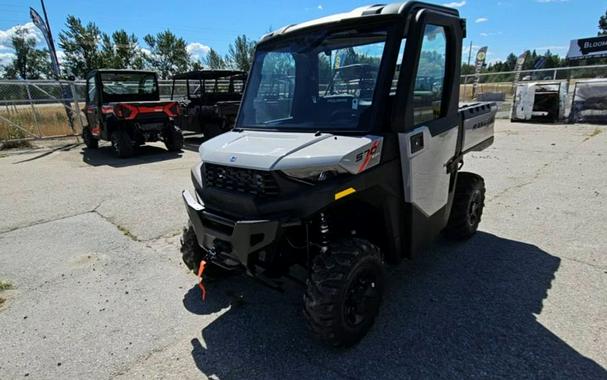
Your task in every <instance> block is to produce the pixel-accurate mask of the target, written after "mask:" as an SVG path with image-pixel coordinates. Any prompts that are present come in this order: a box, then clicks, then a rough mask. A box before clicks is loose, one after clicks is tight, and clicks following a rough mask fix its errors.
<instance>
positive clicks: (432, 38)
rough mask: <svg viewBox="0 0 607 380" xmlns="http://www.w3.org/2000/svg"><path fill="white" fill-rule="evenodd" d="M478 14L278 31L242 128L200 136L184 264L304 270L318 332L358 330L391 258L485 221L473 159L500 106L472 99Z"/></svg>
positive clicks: (433, 9)
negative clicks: (463, 86)
mask: <svg viewBox="0 0 607 380" xmlns="http://www.w3.org/2000/svg"><path fill="white" fill-rule="evenodd" d="M465 26H466V24H465V21H464V20H463V19H462V18H460V17H459V13H458V11H457V10H454V9H449V8H446V7H443V6H437V5H431V4H426V3H421V2H417V1H412V2H407V3H403V4H390V5H373V6H367V7H362V8H358V9H355V10H353V11H352V12H350V13H345V14H338V15H334V16H329V17H325V18H322V19H319V20H314V21H310V22H305V23H303V24H299V25H291V26H287V27H284V28H282V29H280V30H278V31H275V32H273V33H270V34H268V35H266V36H264V37H263V39H262V40H261V42H260V43H259V44H258V46H257V49H256V52H255V58H254V63H253V66H252V69H251V72H250V74H249V78H248V82H247V86H246V90H245V93H244V96H243V100H242V103H241V106H240V111H239V114H238V117H237V120H236V125H235V128H234V129H233V130H232V131H230V132H227V133H224V134H222V135H220V136H218V137H215V138H214V139H211V140H210V141H207V142H205V143H204V144H202V145H201V147H200V157H201V162H200V164H198V165H197V166H196V167H194V168H193V170H192V180H193V184H194V188H195V192H194V194H191V193H190V192H188V191H184V192H183V199H184V202H185V205H186V209H187V212H188V215H189V219H190V222H189V227H188V228H187V229H186V230H185V232H184V236H183V245H182V253H183V259H184V262H185V263H186V265H187V266H188V267H189V268H191V269H192V270H194V271H197V270H198V269H199V267H202V266H203V265H204V264H206V265H207V266H210V267H211V268H213V269H217V268H221V269H222V270H224V271H241V272H243V273H246V274H248V275H249V276H252V277H253V278H255V279H257V280H259V281H262V282H263V283H264V284H266V285H268V286H270V287H272V288H281V287H282V285H283V284H284V281H286V280H288V279H293V278H294V277H295V278H297V273H302V272H303V273H305V276H304V277H305V278H302V280H303V281H302V282H304V283H305V284H306V285H305V288H306V289H305V292H304V295H303V309H304V314H305V317H306V319H307V321H308V323H309V326H310V329H311V330H312V332H313V333H314V334H315V335H316V336H317V337H319V338H320V339H321V340H323V341H325V342H327V343H328V344H330V345H332V346H351V345H353V344H355V343H357V342H358V341H359V340H360V339H361V338H362V337H364V336H365V334H366V333H367V332H368V331H369V329H370V328H371V326H372V325H373V322H374V319H375V317H376V315H377V313H378V311H379V308H380V304H381V301H382V295H383V293H384V287H385V284H384V283H385V280H384V268H385V266H386V265H394V264H397V263H399V262H400V261H401V260H402V259H403V258H405V257H406V258H410V257H412V256H414V255H415V254H416V253H418V252H420V251H421V249H422V248H423V246H424V245H425V244H427V243H429V242H431V241H432V240H434V239H435V238H436V237H437V236H438V235H439V234H440V233H444V234H445V235H446V236H447V237H449V238H453V239H466V238H469V237H471V236H472V235H473V234H474V233H475V232H476V230H477V228H478V225H479V223H480V221H481V216H482V213H483V206H484V200H485V184H484V181H483V179H482V178H481V177H480V176H478V175H476V174H472V173H466V172H462V171H460V170H461V168H462V165H463V157H464V155H465V154H466V153H468V152H471V151H480V150H483V149H485V148H487V147H488V146H490V145H491V144H492V143H493V128H494V122H495V114H496V110H497V107H496V105H495V104H492V103H475V104H469V105H465V106H462V107H460V106H459V104H458V98H459V86H460V83H459V80H460V62H461V54H462V39H463V38H464V36H465V30H466V28H465ZM203 260H204V262H203ZM201 263H203V265H201ZM301 268H303V271H302V270H301Z"/></svg>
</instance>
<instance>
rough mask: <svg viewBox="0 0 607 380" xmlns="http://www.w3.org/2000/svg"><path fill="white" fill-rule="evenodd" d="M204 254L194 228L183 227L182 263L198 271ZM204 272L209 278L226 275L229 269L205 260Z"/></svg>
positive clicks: (193, 270)
mask: <svg viewBox="0 0 607 380" xmlns="http://www.w3.org/2000/svg"><path fill="white" fill-rule="evenodd" d="M205 256H206V253H205V251H204V249H202V248H201V247H200V246H199V245H198V240H197V239H196V233H195V232H194V228H192V226H190V227H188V228H184V229H183V235H182V236H181V258H182V259H183V263H184V264H185V265H186V267H188V269H189V270H191V271H192V272H194V273H198V268H199V267H200V262H201V261H202V260H203V259H204V257H205ZM204 273H205V276H206V277H208V278H210V279H216V278H221V277H226V276H227V275H229V274H230V272H229V271H227V270H225V269H223V268H221V267H218V266H217V265H214V264H213V263H209V262H207V265H206V269H205V272H204Z"/></svg>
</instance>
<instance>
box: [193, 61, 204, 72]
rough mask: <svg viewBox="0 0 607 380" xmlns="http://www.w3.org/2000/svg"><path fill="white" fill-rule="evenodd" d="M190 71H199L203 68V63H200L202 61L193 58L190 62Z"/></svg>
mask: <svg viewBox="0 0 607 380" xmlns="http://www.w3.org/2000/svg"><path fill="white" fill-rule="evenodd" d="M191 68H192V71H201V70H204V65H203V64H202V62H201V61H200V60H195V61H193V62H192V66H191Z"/></svg>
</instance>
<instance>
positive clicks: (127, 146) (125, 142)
mask: <svg viewBox="0 0 607 380" xmlns="http://www.w3.org/2000/svg"><path fill="white" fill-rule="evenodd" d="M112 148H113V149H114V153H115V154H116V156H117V157H119V158H128V157H131V156H132V155H133V154H135V145H134V143H133V140H131V136H129V134H128V132H127V131H126V130H125V129H123V128H118V129H116V130H115V131H114V132H113V133H112Z"/></svg>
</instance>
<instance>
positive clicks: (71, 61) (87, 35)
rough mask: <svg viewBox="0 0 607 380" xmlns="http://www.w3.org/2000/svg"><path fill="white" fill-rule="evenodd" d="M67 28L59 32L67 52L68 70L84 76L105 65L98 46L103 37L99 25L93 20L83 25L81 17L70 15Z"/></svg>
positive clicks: (62, 44) (78, 75)
mask: <svg viewBox="0 0 607 380" xmlns="http://www.w3.org/2000/svg"><path fill="white" fill-rule="evenodd" d="M66 28H67V30H65V31H62V32H61V33H59V46H60V47H61V49H63V52H64V53H65V59H64V65H65V66H66V67H67V71H68V72H69V73H71V74H73V75H75V76H77V77H80V78H82V77H84V76H85V75H86V73H88V72H89V71H91V70H94V69H98V68H101V67H105V65H104V64H103V54H101V52H100V51H99V47H98V45H99V42H100V39H101V31H100V30H99V27H97V25H95V23H92V22H89V23H88V24H87V25H83V24H82V21H81V20H80V19H79V18H77V17H75V16H68V17H67V21H66Z"/></svg>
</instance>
